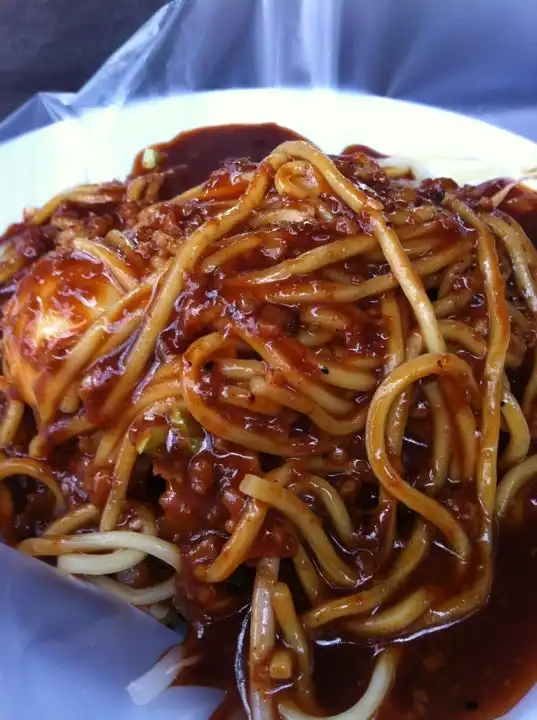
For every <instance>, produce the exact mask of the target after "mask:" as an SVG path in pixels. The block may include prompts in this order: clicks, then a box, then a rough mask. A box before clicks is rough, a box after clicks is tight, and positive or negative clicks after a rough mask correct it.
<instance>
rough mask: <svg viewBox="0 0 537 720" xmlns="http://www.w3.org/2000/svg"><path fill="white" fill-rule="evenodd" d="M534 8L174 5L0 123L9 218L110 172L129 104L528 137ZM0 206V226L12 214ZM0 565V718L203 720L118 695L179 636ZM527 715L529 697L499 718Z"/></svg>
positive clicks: (170, 699)
mask: <svg viewBox="0 0 537 720" xmlns="http://www.w3.org/2000/svg"><path fill="white" fill-rule="evenodd" d="M530 5H531V4H530V3H528V2H527V0H511V2H510V3H505V2H504V1H503V0H474V2H472V3H468V2H467V0H451V2H449V3H443V4H442V8H441V11H440V9H439V7H438V6H437V3H434V2H431V1H430V0H412V1H409V2H407V3H403V2H401V1H400V0H375V1H374V0H363V2H355V1H354V0H332V2H328V1H327V0H219V1H218V2H209V1H208V0H178V1H176V2H172V3H170V4H168V5H166V6H165V7H163V8H162V9H161V10H160V11H159V12H157V13H156V14H155V15H154V17H153V18H151V19H150V20H149V21H148V22H147V23H146V24H145V25H144V26H143V27H142V28H141V29H140V30H139V31H138V32H137V33H136V34H135V35H134V36H133V37H132V38H131V39H130V40H129V41H128V42H127V43H125V45H123V46H122V47H121V48H120V49H119V50H118V51H117V52H116V53H115V54H114V55H113V56H112V57H111V58H110V59H109V60H108V61H107V62H106V63H105V64H104V65H103V67H102V68H101V69H100V70H99V71H98V72H97V73H96V74H95V76H94V77H93V78H92V79H91V80H90V81H89V82H88V83H87V84H86V85H85V86H84V87H83V88H82V89H81V90H80V92H78V93H76V94H65V93H63V94H58V93H40V94H39V95H37V96H36V97H35V98H32V99H31V100H30V101H29V102H28V103H26V104H25V105H24V106H23V107H22V108H20V109H19V110H18V111H17V112H15V113H14V114H13V115H12V116H10V117H9V118H8V119H7V120H5V121H4V122H3V123H2V124H0V158H2V159H3V160H4V163H3V170H4V172H3V175H6V172H5V168H6V167H8V168H10V172H9V174H8V180H6V185H5V188H4V186H3V185H2V183H1V182H0V185H1V187H0V190H1V193H0V194H1V195H2V197H4V198H11V200H10V204H12V205H13V206H14V211H15V212H16V213H17V214H20V210H21V208H22V205H23V204H24V203H25V202H26V199H27V198H28V200H29V201H31V200H32V198H31V197H30V196H31V195H32V193H35V196H36V197H37V198H39V197H41V195H40V193H41V194H42V193H43V192H46V193H47V194H50V193H49V191H50V188H51V187H52V186H54V187H55V188H56V189H58V190H59V189H61V188H63V187H67V186H69V185H73V184H75V183H77V182H83V181H85V180H88V179H90V180H91V179H99V178H98V177H95V174H96V173H101V175H100V177H101V178H104V179H108V178H109V177H110V175H108V174H107V173H106V172H104V169H105V168H106V169H108V165H107V164H106V161H107V157H106V156H105V155H106V153H104V154H103V150H102V148H103V147H104V148H106V152H108V153H113V150H114V148H113V147H112V148H111V147H110V141H109V138H110V136H111V135H113V133H111V131H112V129H114V132H117V131H118V127H119V128H121V127H122V125H121V123H122V122H124V121H125V118H126V117H128V116H127V115H125V111H126V109H128V108H129V107H131V105H132V104H133V103H137V102H138V103H140V102H143V101H150V100H151V101H153V100H154V101H155V102H156V101H157V100H156V99H157V98H162V97H167V96H176V95H178V94H181V93H192V92H198V91H211V90H223V89H227V88H254V87H300V88H323V89H332V90H334V91H335V90H339V89H342V90H346V91H349V90H352V91H354V92H361V93H372V94H376V95H383V96H386V97H397V98H402V99H408V100H414V101H419V102H424V103H429V104H433V105H441V106H444V107H447V108H449V109H452V110H457V111H460V112H464V113H466V114H469V115H473V116H475V117H479V118H480V119H485V120H487V121H489V122H492V123H494V124H497V125H499V126H501V127H504V128H506V129H510V130H512V131H515V132H518V133H520V134H522V135H525V136H526V137H528V138H530V139H533V140H537V123H535V117H537V105H536V104H535V103H536V100H535V96H534V78H535V77H537V46H536V44H535V40H534V32H535V31H534V28H535V22H532V21H531V17H530V16H531V15H532V14H535V18H534V20H537V8H535V9H533V8H532V7H531V6H530ZM485 24H486V25H485ZM485 26H486V33H483V28H484V27H485ZM506 28H509V32H507V31H506ZM476 38H479V42H477V41H476ZM99 108H106V111H105V112H106V116H105V121H104V122H99V123H98V124H95V123H93V121H92V117H93V113H94V112H95V111H96V110H97V109H99ZM320 112H322V109H321V110H320ZM102 117H103V116H102V115H101V118H102ZM60 121H61V122H62V125H61V132H62V143H61V144H60V145H54V148H53V151H50V148H47V147H45V145H44V144H43V143H44V141H43V138H46V137H47V136H46V134H45V135H44V134H40V135H37V134H36V133H37V132H41V133H46V130H43V128H46V126H48V125H52V124H55V123H58V122H60ZM214 121H215V122H218V121H219V118H218V117H215V118H214ZM386 122H390V118H387V119H386ZM171 125H173V118H171ZM47 129H48V128H47ZM172 134H173V133H172ZM56 135H57V133H56ZM19 136H24V138H21V137H19ZM16 138H18V139H16ZM32 138H33V139H32ZM107 139H108V144H107ZM161 139H166V138H165V137H163V138H161ZM357 141H360V139H359V138H357ZM45 144H46V143H45ZM112 168H113V171H114V172H115V171H116V166H112ZM51 178H52V179H53V181H52V180H51ZM13 198H15V199H16V200H17V202H16V201H15V200H13ZM18 198H21V203H20V204H18ZM22 198H24V200H22ZM45 198H46V196H45ZM12 210H13V208H10V209H9V212H12ZM0 216H1V217H0V220H1V221H2V222H4V221H5V222H7V221H8V220H14V219H16V217H11V216H9V214H8V215H5V214H1V213H0ZM0 571H1V573H2V578H3V580H2V583H0V720H30V719H32V720H72V718H76V719H77V720H96V719H102V720H108V719H109V718H110V719H111V718H114V720H144V719H146V718H151V719H152V720H172V719H176V718H181V719H182V720H203V719H204V718H207V717H208V715H209V714H210V712H211V710H212V709H213V708H214V706H215V704H216V703H217V701H218V698H219V696H220V694H219V693H218V692H217V691H211V690H207V689H196V688H181V689H178V688H174V689H172V690H170V691H168V692H166V693H164V694H163V695H162V696H161V697H159V698H157V699H156V700H155V701H153V702H152V703H151V704H150V705H149V706H147V707H144V708H139V707H135V706H134V705H133V704H132V702H131V699H130V697H129V695H128V693H127V690H126V688H127V685H128V683H129V682H130V681H132V680H133V679H135V678H136V677H138V676H139V675H140V674H142V673H143V672H145V671H146V670H147V669H149V668H150V667H151V666H152V664H153V663H154V662H155V660H156V659H157V658H158V657H159V655H161V654H162V652H164V650H166V649H167V648H168V647H169V646H170V645H172V644H174V643H176V642H177V641H178V640H179V639H180V638H179V636H178V635H177V634H176V633H174V632H173V631H171V630H169V629H168V628H165V627H163V626H161V625H159V624H158V623H157V622H155V621H154V620H153V619H151V618H149V617H148V616H146V615H144V614H143V613H141V612H140V611H137V610H134V609H133V608H131V607H129V606H127V605H125V604H123V603H120V602H119V601H117V600H115V599H113V598H111V597H109V596H108V595H105V594H104V593H103V592H102V591H100V590H98V589H96V588H94V587H88V586H87V585H84V584H83V583H82V582H81V581H78V580H74V579H71V578H66V577H64V576H62V575H60V574H59V573H58V572H56V571H55V570H54V569H52V568H51V567H49V566H47V565H45V564H43V563H40V562H39V561H36V560H33V559H30V558H27V557H24V556H21V555H20V554H19V553H16V552H15V551H13V550H11V549H9V548H6V547H4V546H1V545H0ZM536 716H537V692H532V693H530V694H529V695H528V696H527V697H526V698H525V699H524V700H523V701H522V702H521V703H520V704H519V706H518V707H517V708H516V709H515V710H514V711H512V713H510V714H509V719H510V720H530V719H531V718H535V717H536Z"/></svg>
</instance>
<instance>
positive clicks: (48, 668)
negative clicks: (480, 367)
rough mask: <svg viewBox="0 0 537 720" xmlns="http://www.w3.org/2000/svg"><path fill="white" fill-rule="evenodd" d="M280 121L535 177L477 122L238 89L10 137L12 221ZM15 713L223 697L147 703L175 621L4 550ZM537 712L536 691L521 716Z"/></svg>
mask: <svg viewBox="0 0 537 720" xmlns="http://www.w3.org/2000/svg"><path fill="white" fill-rule="evenodd" d="M268 121H272V122H277V123H280V124H281V125H287V126H289V127H290V128H292V129H294V130H296V131H298V132H300V133H302V134H303V135H305V136H306V137H308V138H310V139H311V140H312V141H313V142H315V143H317V144H318V145H320V146H321V147H322V149H323V150H325V151H328V152H339V151H340V150H341V149H342V148H343V147H344V146H345V145H346V144H349V143H352V142H355V143H362V144H365V145H370V146H371V147H374V148H376V149H378V150H380V151H382V152H385V153H389V154H393V155H398V156H408V157H411V158H412V159H414V160H415V161H418V162H419V163H420V164H422V165H425V166H426V167H427V168H428V169H429V170H430V171H431V174H434V175H451V176H453V177H455V178H456V179H458V180H460V181H478V180H482V179H486V178H488V177H491V176H501V175H509V176H517V177H521V176H523V175H525V173H526V172H527V170H529V169H530V168H533V167H537V146H536V145H534V144H533V143H531V142H530V141H529V140H525V139H524V138H521V137H518V136H516V135H512V134H511V133H508V132H506V131H504V130H500V129H498V128H494V127H492V126H490V125H487V124H485V123H482V122H480V121H477V120H473V119H471V118H467V117H463V116H460V115H455V114H453V113H448V112H445V111H442V110H437V109H435V108H430V107H425V106H420V105H413V104H410V103H404V102H401V101H396V100H389V99H383V98H375V97H370V96H361V95H356V94H351V93H337V92H334V91H313V90H311V91H307V90H296V91H294V90H235V91H218V92H212V93H201V94H195V95H181V96H177V97H170V98H163V99H155V100H151V102H140V103H136V104H133V105H128V106H125V107H122V108H118V107H112V108H106V109H102V110H93V111H91V112H88V113H86V114H85V115H84V116H82V117H80V118H77V119H75V118H73V117H68V118H66V119H65V120H64V121H62V122H59V123H57V124H55V125H51V126H48V127H46V128H44V129H42V130H38V131H36V132H33V133H30V134H27V135H24V136H21V137H19V138H17V139H16V140H13V141H11V142H9V143H7V144H4V145H2V146H0V166H1V167H2V169H3V172H2V173H1V175H0V196H1V197H2V198H3V202H2V203H1V205H0V226H5V225H7V224H8V223H9V222H13V221H16V220H18V219H20V217H21V213H22V208H23V207H27V206H37V205H40V204H42V203H44V202H45V201H46V200H48V199H49V198H50V197H51V195H53V194H54V193H56V192H59V191H60V190H63V189H65V188H66V187H69V186H71V185H75V184H77V183H80V182H88V181H90V182H97V181H100V180H109V179H111V178H113V177H119V178H121V177H123V176H124V175H125V173H126V172H127V171H128V169H129V167H130V164H131V162H132V159H133V157H134V154H135V153H136V151H137V150H139V149H140V148H142V147H144V146H146V145H148V144H150V143H153V142H157V141H163V140H166V139H168V138H170V137H172V136H173V135H175V134H177V133H178V132H180V131H181V130H187V129H190V128H195V127H198V126H200V125H210V124H219V123H231V122H243V123H244V122H268ZM0 573H1V576H2V582H1V583H0V636H1V638H2V642H0V708H1V712H0V716H1V718H2V720H21V719H22V718H35V719H36V720H71V719H72V718H73V717H76V718H77V720H95V719H96V718H114V720H149V719H151V720H175V719H177V718H181V720H203V719H204V718H207V716H208V715H209V714H210V711H211V709H212V708H213V707H214V705H215V703H216V702H217V700H218V693H216V692H215V691H209V690H199V689H195V688H183V689H173V690H171V691H169V692H167V693H164V694H163V695H162V696H161V697H159V698H157V700H155V701H154V702H153V703H151V704H150V705H149V706H147V707H145V708H139V707H135V706H133V704H132V702H131V700H130V697H129V696H128V694H127V691H126V686H127V684H128V683H129V682H130V681H131V680H132V679H134V678H136V677H137V676H139V675H140V674H141V673H142V672H144V671H145V670H147V669H148V668H149V667H150V666H151V665H152V663H153V662H154V660H155V659H156V657H158V655H159V654H161V653H162V652H163V651H164V650H165V649H166V648H167V647H169V646H170V645H171V644H173V643H174V642H177V636H176V635H175V634H174V633H172V631H170V630H168V629H166V628H163V627H162V626H160V625H158V623H156V622H154V621H153V620H151V619H150V618H149V617H147V616H145V615H144V614H143V613H141V612H139V611H136V610H134V609H132V608H130V607H128V606H126V605H124V604H122V603H119V602H118V601H116V600H114V599H112V598H109V597H108V596H105V595H104V594H102V593H101V592H100V591H98V590H97V589H95V588H88V587H87V586H86V585H82V583H81V582H79V581H77V580H74V579H71V578H64V577H62V576H60V575H59V573H57V572H56V571H54V570H52V569H51V568H49V567H47V566H46V565H44V564H43V563H41V562H39V561H37V560H32V559H29V558H26V557H22V556H20V555H19V554H18V553H16V552H14V551H13V550H11V549H9V548H5V547H2V546H0ZM536 716H537V687H536V688H534V690H533V691H532V692H530V693H529V694H528V696H527V697H526V698H525V699H524V700H523V701H522V702H521V703H520V704H519V705H518V706H517V708H516V709H514V710H513V711H512V712H511V713H509V715H508V716H506V717H508V718H509V720H531V719H532V718H535V717H536Z"/></svg>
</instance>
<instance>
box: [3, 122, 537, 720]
mask: <svg viewBox="0 0 537 720" xmlns="http://www.w3.org/2000/svg"><path fill="white" fill-rule="evenodd" d="M297 137H298V136H297V135H295V134H294V133H292V132H291V131H288V130H286V129H284V128H279V127H278V126H276V125H272V124H267V125H258V126H241V125H236V126H228V127H223V128H213V129H202V130H198V131H192V132H190V133H185V134H182V135H180V136H179V137H178V138H177V139H175V140H172V141H171V142H169V143H165V144H162V145H159V146H155V148H156V150H157V151H158V153H159V155H160V163H159V169H162V168H164V169H166V170H167V172H168V177H167V179H166V185H165V196H166V197H168V198H171V197H173V196H174V195H177V194H178V193H181V192H183V191H185V190H187V189H189V188H190V187H192V186H194V185H197V184H199V183H201V182H202V181H204V180H205V179H206V178H207V176H208V175H209V174H210V173H211V172H212V171H215V170H217V169H218V168H219V167H220V166H221V165H222V163H224V162H227V163H233V162H236V160H237V159H240V158H250V159H251V160H253V161H259V160H260V159H261V158H262V157H264V156H265V155H267V154H268V153H269V152H270V151H272V150H273V149H274V147H275V146H277V145H278V144H279V143H281V142H283V141H284V140H288V139H296V138H297ZM346 152H347V153H357V152H360V153H363V154H366V155H369V156H370V157H372V158H375V157H379V156H380V155H379V154H378V153H376V152H375V151H373V150H371V149H369V148H366V147H364V146H351V147H350V148H348V149H347V151H346ZM141 157H142V156H141V155H139V156H138V158H137V159H136V162H135V165H134V169H133V175H137V174H140V173H143V172H147V171H146V170H144V169H143V167H142V164H141ZM501 182H503V181H500V182H499V183H498V184H497V186H495V185H493V184H491V185H490V191H491V193H492V192H494V191H495V190H496V189H498V188H499V187H500V186H501ZM436 187H437V186H436V185H434V186H433V185H431V192H433V191H435V188H436ZM481 192H482V191H481ZM532 202H533V198H532V197H531V196H528V195H526V194H524V193H523V192H522V191H515V192H513V194H512V195H511V196H510V199H509V200H508V201H507V203H506V204H505V209H506V210H507V211H508V212H511V213H512V214H513V215H514V216H515V217H516V218H517V219H518V220H519V221H520V222H521V223H522V225H523V226H524V227H525V229H526V230H527V231H528V232H529V233H530V236H531V237H532V239H534V240H535V238H536V237H537V221H535V218H537V207H536V206H535V204H532ZM529 218H532V220H530V219H529ZM15 230H16V229H15V228H14V229H12V232H15ZM321 241H322V240H321ZM39 242H41V238H39ZM43 242H44V241H43ZM201 290H203V288H201ZM208 309H210V308H208ZM289 313H290V315H289V322H292V320H293V318H292V311H291V310H289ZM267 321H270V322H272V321H273V319H271V318H269V319H268V320H267ZM357 327H360V331H359V332H358V331H357V332H356V337H354V336H353V337H351V338H345V344H346V345H347V347H348V348H350V347H351V346H352V347H359V346H361V345H362V344H366V345H370V346H372V345H373V342H374V341H375V342H378V328H377V327H376V325H375V326H373V324H372V326H371V328H364V327H363V325H360V323H359V322H357ZM171 330H172V331H173V332H172V333H171V334H173V335H176V332H175V331H176V330H177V328H176V327H175V326H174V327H172V328H171ZM368 330H370V332H368ZM182 332H183V333H184V332H186V330H185V326H183V327H182ZM369 335H371V337H369ZM366 336H367V337H366ZM164 340H166V338H164ZM174 342H178V341H177V338H175V339H174ZM202 389H203V388H202ZM210 391H211V389H210V388H207V392H210ZM348 452H349V453H352V454H353V456H354V457H356V456H357V455H356V453H355V452H354V448H353V447H349V448H348ZM250 464H251V460H250V458H248V457H244V458H239V457H238V456H237V455H234V454H233V452H232V451H231V450H230V449H229V448H227V449H226V448H221V449H220V450H218V449H215V448H214V447H213V448H212V449H211V450H210V452H209V451H206V453H205V455H201V454H198V456H196V458H195V459H194V460H193V461H192V462H191V463H190V465H189V466H188V467H186V468H185V467H181V468H172V467H170V468H167V467H165V466H164V465H163V466H162V467H160V468H159V469H158V472H159V473H160V474H161V477H164V478H166V479H168V478H167V475H169V476H170V477H173V475H174V474H175V473H179V474H180V473H187V474H188V477H189V480H190V484H192V483H194V482H196V483H201V484H204V483H206V484H207V492H206V494H205V495H204V500H203V502H202V501H200V502H199V507H196V505H195V503H194V502H193V499H192V498H191V497H185V495H184V490H181V488H180V487H179V485H177V487H175V486H174V484H173V482H171V481H170V482H169V486H168V491H167V493H166V494H165V495H164V497H163V499H162V505H163V509H164V510H165V513H164V517H163V518H162V521H161V526H160V531H161V533H162V534H163V535H164V536H166V537H170V539H175V540H176V541H177V542H180V541H181V538H179V537H175V533H174V529H175V528H177V527H181V528H187V529H188V527H189V525H188V523H189V522H194V523H195V525H196V527H199V518H200V517H203V518H205V521H206V522H207V524H208V526H209V527H210V528H211V529H213V530H215V531H216V533H215V536H214V540H213V541H212V546H211V547H208V549H207V552H208V553H209V554H210V553H211V552H218V550H219V548H220V547H221V544H222V542H223V538H224V536H225V525H224V521H225V519H226V517H227V516H228V514H224V515H223V516H220V515H219V511H220V509H221V508H220V506H219V505H218V503H216V501H215V496H216V495H217V494H216V493H213V492H212V487H211V486H212V484H213V483H215V484H219V485H222V486H225V487H226V489H227V490H228V491H229V492H228V499H229V503H230V507H228V508H227V510H228V511H229V515H230V516H236V515H238V513H240V510H241V507H242V498H241V496H240V494H239V493H238V490H237V484H238V478H240V477H241V476H242V474H243V473H244V471H245V470H248V471H252V470H253V471H255V468H253V467H250ZM66 477H67V475H66ZM69 477H70V476H69ZM153 480H154V478H153ZM145 482H146V478H145V476H143V473H140V486H141V487H142V486H144V483H145ZM144 487H145V486H144ZM37 499H38V500H39V498H37ZM140 499H141V500H146V499H147V498H146V497H145V496H144V491H141V496H140ZM525 506H526V511H525V515H524V521H523V525H522V526H519V527H510V526H509V525H507V526H505V527H503V528H502V529H501V533H500V537H499V551H498V556H497V560H496V563H495V579H494V585H493V590H492V596H491V599H490V602H489V604H488V605H487V607H486V608H484V609H483V610H481V611H480V612H479V613H477V614H476V615H474V616H473V617H471V618H469V619H467V620H465V621H464V622H462V623H460V624H458V625H456V626H454V627H451V628H448V629H445V630H442V631H436V632H434V633H430V634H428V635H425V636H423V637H420V638H417V639H413V640H410V641H407V642H405V643H404V645H403V656H402V661H401V664H400V667H399V670H398V674H397V681H396V684H395V687H394V689H393V691H392V693H391V696H390V698H389V701H388V702H387V704H386V706H385V708H384V709H383V710H382V712H381V714H380V716H379V720H410V719H414V718H418V719H419V718H422V719H423V720H462V719H463V718H479V719H480V720H491V719H492V718H496V717H497V716H499V715H501V714H502V713H504V712H505V711H506V710H508V709H509V708H510V707H512V706H513V705H514V704H515V703H516V702H517V700H518V699H519V698H520V697H521V696H522V695H523V694H524V693H525V692H526V691H527V690H528V689H529V688H530V687H531V685H532V684H533V683H534V681H535V680H536V678H537V602H536V599H537V491H536V492H534V494H533V495H532V496H531V497H530V496H528V497H527V498H526V503H525ZM31 507H32V508H33V509H34V510H35V513H33V514H30V515H29V516H28V517H27V518H25V522H26V523H28V526H30V525H32V528H31V531H30V529H29V528H28V529H27V528H26V525H25V526H24V528H23V531H22V532H21V534H22V535H23V536H24V535H27V534H36V533H37V534H39V524H40V523H41V518H45V521H46V518H47V517H48V516H49V514H50V509H49V508H47V509H46V511H45V510H42V509H41V507H40V505H39V503H38V502H36V503H34V504H31ZM194 510H195V511H196V512H194ZM34 515H35V517H34ZM277 531H278V528H277V527H276V528H275V530H274V533H273V534H274V535H275V534H276V532H277ZM276 545H278V546H282V547H283V545H282V541H281V538H279V540H278V542H277V543H276ZM291 549H292V548H291ZM256 551H257V552H258V553H259V554H260V555H261V554H270V548H269V547H268V546H267V547H263V548H256ZM276 554H277V553H276ZM281 554H282V555H284V556H285V554H286V553H283V552H281ZM289 554H290V552H289V551H288V552H287V556H288V555H289ZM440 555H441V553H440ZM429 570H432V571H431V572H430V573H429V574H428V576H427V579H428V580H430V578H431V577H437V576H438V575H440V574H441V573H440V571H439V570H438V568H436V570H435V568H432V569H431V568H429ZM246 574H247V577H246V578H245V580H244V583H243V585H244V587H243V588H242V589H241V588H239V591H238V593H237V603H236V607H234V608H231V610H232V612H233V610H236V609H237V608H241V607H242V604H241V598H242V597H246V598H247V597H248V595H249V591H250V585H251V579H252V578H251V572H250V571H248V570H246ZM422 579H424V578H422ZM195 590H196V588H195V587H193V588H192V591H193V592H194V591H195ZM243 619H244V611H243V610H241V612H238V613H236V614H235V615H234V616H232V618H231V619H226V620H222V621H216V622H212V623H210V624H205V625H204V624H203V623H200V624H198V625H197V626H196V627H195V631H196V632H195V634H193V635H192V640H191V642H192V643H193V645H195V646H196V648H197V650H198V651H200V652H201V653H202V656H203V660H202V662H201V663H200V664H199V665H197V666H193V667H192V668H190V669H189V670H188V672H186V673H185V674H184V676H183V677H182V678H181V680H182V682H186V683H196V684H202V685H208V686H211V687H219V688H222V689H227V690H228V697H227V700H226V703H225V704H224V706H222V707H221V708H220V709H219V710H218V711H217V713H216V715H215V718H218V720H229V718H230V717H231V716H233V717H234V718H237V717H238V715H234V714H233V713H234V712H235V711H236V710H237V708H238V707H240V700H239V694H238V691H237V677H236V672H235V671H236V670H237V669H240V667H241V663H237V658H236V651H237V641H238V638H239V636H240V631H241V627H242V625H243ZM196 635H197V639H196ZM376 651H377V648H374V647H370V646H367V645H360V644H357V643H355V642H349V641H346V640H344V639H341V638H339V637H338V636H330V635H328V634H323V635H320V636H319V637H318V638H317V642H316V644H315V649H314V675H315V686H316V689H317V695H318V700H319V704H320V705H321V706H322V707H323V709H324V710H325V711H326V712H327V713H328V714H331V713H335V712H341V711H343V710H344V709H346V708H347V707H349V706H350V705H351V704H353V703H354V702H356V700H357V699H358V698H359V697H360V696H361V695H362V694H363V691H364V689H365V687H366V686H367V682H368V680H369V676H370V673H371V670H372V667H373V662H374V655H375V653H376ZM239 675H240V673H239ZM239 679H240V681H241V682H242V681H243V679H244V678H239Z"/></svg>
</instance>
